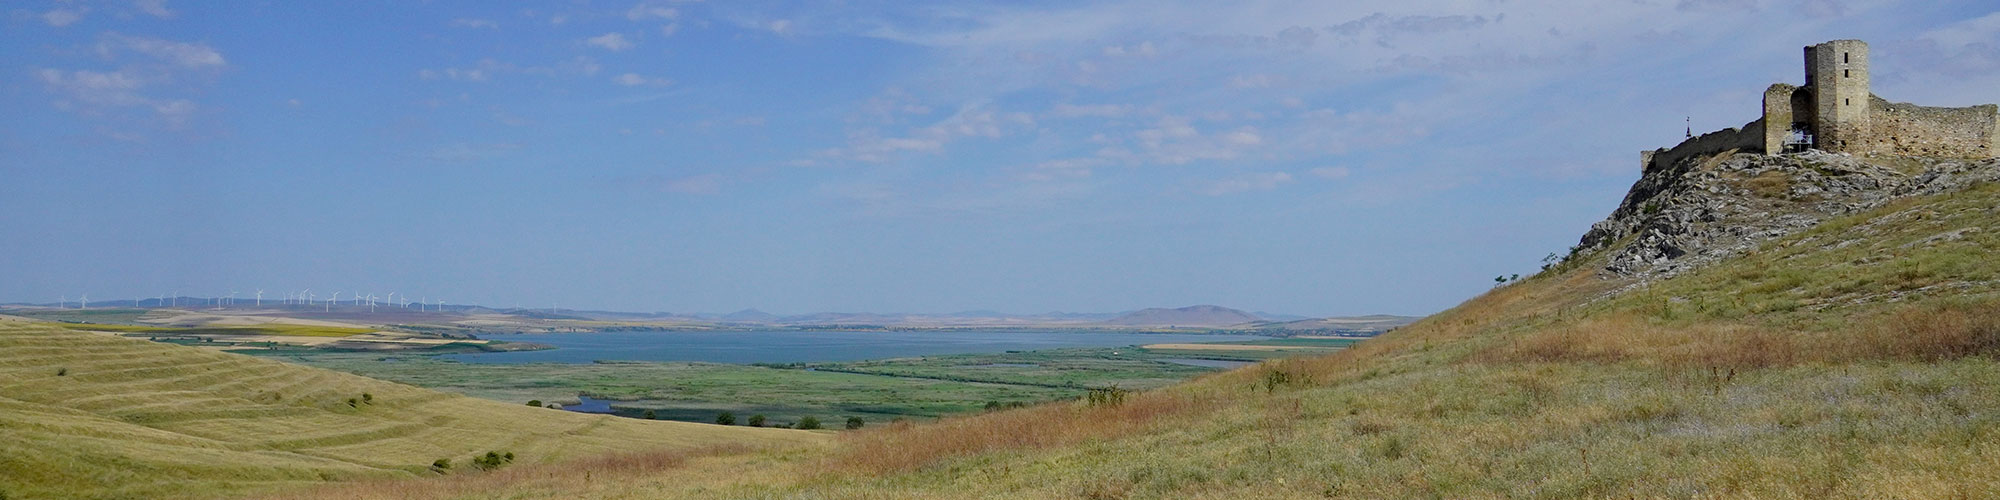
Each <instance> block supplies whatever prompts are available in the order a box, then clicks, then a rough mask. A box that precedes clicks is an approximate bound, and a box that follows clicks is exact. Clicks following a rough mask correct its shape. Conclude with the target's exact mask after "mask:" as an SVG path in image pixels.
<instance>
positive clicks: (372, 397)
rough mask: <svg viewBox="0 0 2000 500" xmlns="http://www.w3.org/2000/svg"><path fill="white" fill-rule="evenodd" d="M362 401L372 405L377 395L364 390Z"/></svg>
mask: <svg viewBox="0 0 2000 500" xmlns="http://www.w3.org/2000/svg"><path fill="white" fill-rule="evenodd" d="M361 402H363V403H367V404H371V405H372V404H375V395H374V394H369V393H366V392H364V393H361Z"/></svg>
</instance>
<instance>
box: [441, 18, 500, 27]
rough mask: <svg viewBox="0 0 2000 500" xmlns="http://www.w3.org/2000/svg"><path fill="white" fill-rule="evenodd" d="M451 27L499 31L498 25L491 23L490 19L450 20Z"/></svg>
mask: <svg viewBox="0 0 2000 500" xmlns="http://www.w3.org/2000/svg"><path fill="white" fill-rule="evenodd" d="M451 25H452V27H455V28H475V29H477V28H485V29H500V23H497V22H493V20H490V19H470V18H459V19H453V20H451Z"/></svg>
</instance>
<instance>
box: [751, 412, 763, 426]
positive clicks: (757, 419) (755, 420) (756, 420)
mask: <svg viewBox="0 0 2000 500" xmlns="http://www.w3.org/2000/svg"><path fill="white" fill-rule="evenodd" d="M750 426H751V427H763V426H764V415H763V414H757V415H751V416H750Z"/></svg>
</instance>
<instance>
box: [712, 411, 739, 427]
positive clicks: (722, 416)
mask: <svg viewBox="0 0 2000 500" xmlns="http://www.w3.org/2000/svg"><path fill="white" fill-rule="evenodd" d="M715 423H717V424H721V425H736V414H734V413H729V412H726V411H725V412H722V413H717V414H715Z"/></svg>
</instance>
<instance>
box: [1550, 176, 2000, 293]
mask: <svg viewBox="0 0 2000 500" xmlns="http://www.w3.org/2000/svg"><path fill="white" fill-rule="evenodd" d="M1996 179H2000V161H1996V160H1979V161H1973V160H1959V159H1941V158H1912V157H1894V158H1858V157H1853V156H1849V155H1846V154H1832V153H1824V152H1819V151H1810V152H1806V153H1801V154H1793V155H1782V156H1766V155H1757V154H1724V155H1717V156H1706V157H1692V158H1685V159H1681V160H1680V161H1678V162H1675V163H1674V164H1671V165H1659V166H1656V168H1652V169H1649V170H1647V171H1646V172H1645V174H1644V175H1642V176H1641V177H1640V178H1639V181H1638V182H1636V183H1634V184H1633V185H1632V191H1631V192H1630V193H1628V194H1627V195H1626V196H1625V200H1624V201H1623V202H1621V203H1619V205H1618V209H1617V210H1615V211H1613V212H1612V213H1611V216H1610V217H1608V218H1606V219H1604V220H1603V221H1601V222H1598V223H1596V224H1593V225H1591V228H1590V231H1589V232H1588V233H1585V234H1584V236H1583V240H1582V242H1580V243H1579V245H1578V252H1579V253H1581V252H1587V251H1594V250H1598V249H1604V248H1607V247H1615V248H1609V251H1610V252H1611V254H1610V264H1609V265H1607V266H1606V267H1605V270H1606V271H1608V272H1610V273H1613V274H1617V275H1620V276H1627V277H1637V278H1641V279H1652V278H1659V277H1665V276H1672V275H1675V274H1679V273H1682V272H1685V271H1687V270H1689V269H1693V268H1697V267H1700V266H1703V265H1706V264H1708V263H1711V262H1715V261H1717V260H1721V259H1725V258H1728V257H1732V256H1736V255H1741V254H1744V253H1747V252H1750V251H1752V250H1754V249H1756V248H1757V247H1758V246H1759V245H1761V244H1763V243H1764V242H1766V241H1770V240H1772V239H1775V238H1779V237H1782V236H1785V235H1788V234H1792V233H1795V232H1798V231H1800V230H1804V229H1806V228H1810V227H1812V226H1814V225H1816V224H1819V223H1820V222H1823V221H1825V220H1827V219H1830V218H1834V217H1839V216H1842V215H1846V214H1850V213H1854V212H1858V211H1862V210H1867V209H1871V208H1875V207H1879V206H1882V205H1883V204H1886V203H1888V202H1890V201H1893V200H1895V199H1898V198H1904V197H1910V196H1923V195H1932V194H1941V193H1948V192H1952V191H1956V190H1959V189H1964V188H1965V187H1967V186H1969V185H1972V184H1976V183H1980V182H1992V181H1994V180H1996Z"/></svg>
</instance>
